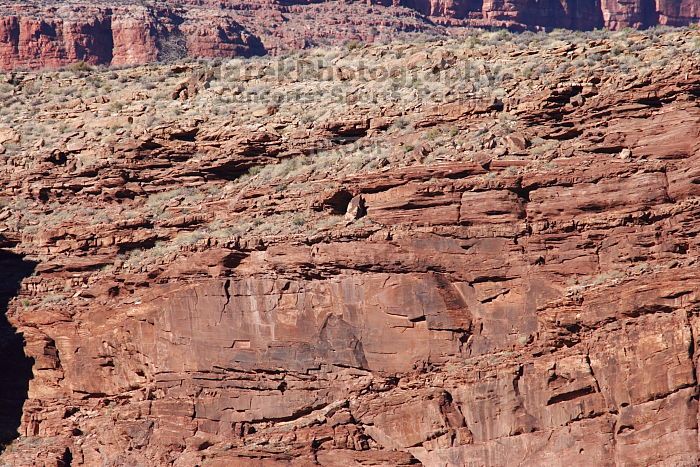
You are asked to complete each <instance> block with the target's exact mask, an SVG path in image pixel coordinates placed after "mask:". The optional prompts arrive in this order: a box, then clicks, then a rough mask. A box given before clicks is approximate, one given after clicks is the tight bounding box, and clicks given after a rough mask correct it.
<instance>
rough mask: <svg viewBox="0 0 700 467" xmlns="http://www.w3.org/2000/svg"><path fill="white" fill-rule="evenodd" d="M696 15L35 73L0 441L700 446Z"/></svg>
mask: <svg viewBox="0 0 700 467" xmlns="http://www.w3.org/2000/svg"><path fill="white" fill-rule="evenodd" d="M699 34H700V33H699V32H698V31H685V32H672V33H667V34H661V35H659V36H657V35H654V36H652V35H651V34H650V35H646V34H644V33H631V35H630V36H628V37H625V40H629V41H631V42H633V43H635V44H640V45H642V47H638V48H636V49H635V50H630V51H629V52H628V53H620V52H619V51H618V50H616V47H617V46H618V43H617V41H619V40H620V37H622V36H621V35H617V36H613V38H612V39H611V38H610V37H605V36H604V35H600V34H597V35H596V37H595V39H592V40H584V39H582V38H581V36H578V35H576V36H574V35H572V36H567V35H565V34H561V33H558V34H556V35H554V36H552V37H550V38H548V39H547V40H545V41H539V40H538V41H533V42H527V40H523V41H522V42H518V41H517V40H511V41H504V42H496V43H493V44H489V43H488V41H486V40H485V39H486V38H488V37H489V36H485V37H483V38H477V39H480V40H479V41H475V45H473V46H471V45H470V46H467V45H465V44H464V43H462V42H460V41H456V40H453V41H445V42H441V43H431V44H428V45H426V44H425V43H418V44H413V45H410V44H399V45H388V46H375V47H369V48H366V49H358V50H354V51H344V52H342V54H341V55H338V54H337V51H336V52H334V53H333V54H331V56H330V59H329V62H327V63H326V66H327V67H328V68H331V69H333V70H334V73H333V76H335V77H338V78H337V79H335V80H333V81H332V82H329V81H328V80H327V79H323V78H322V77H319V76H315V75H309V76H305V77H303V78H300V76H298V75H295V74H292V73H290V74H280V75H273V74H270V73H268V71H269V70H270V69H273V68H274V67H275V65H276V62H275V61H274V59H270V61H265V60H257V61H254V62H253V61H251V62H240V63H239V62H237V61H236V62H233V63H231V64H225V65H223V66H222V69H219V70H218V71H217V70H210V69H206V66H205V65H202V64H199V65H197V64H188V65H178V66H172V67H170V66H165V65H161V66H157V67H156V66H150V67H140V68H131V69H127V70H118V71H116V72H112V71H104V72H95V73H91V74H89V75H88V74H85V75H82V74H80V73H76V74H74V75H71V74H70V73H66V72H61V73H44V74H31V73H29V74H17V75H16V76H15V79H14V80H13V82H12V83H11V84H9V85H10V86H11V87H12V95H13V96H14V98H15V99H16V98H17V96H20V97H21V96H25V95H26V96H27V99H26V101H24V104H22V105H21V106H18V105H16V106H15V107H14V110H13V115H12V120H11V122H12V126H7V127H5V126H0V143H1V144H2V151H3V152H4V156H3V158H2V159H0V161H1V162H2V164H1V165H0V181H1V182H2V183H0V189H1V190H2V191H0V194H1V195H2V196H0V203H2V204H0V206H2V207H0V232H1V233H2V237H0V246H2V248H3V251H2V252H1V254H0V267H2V269H0V271H2V273H3V274H5V275H4V276H3V279H4V280H3V281H2V282H0V310H1V311H3V312H5V311H6V314H7V320H8V321H7V322H4V321H2V322H0V351H2V352H3V354H2V356H3V358H2V359H0V370H2V371H7V373H2V376H3V378H2V379H0V404H3V405H2V407H6V406H7V407H10V408H11V409H12V410H11V411H10V412H6V413H8V414H10V416H6V417H0V423H1V425H0V427H2V428H3V430H1V431H0V435H2V436H3V438H1V439H4V440H5V439H7V434H8V432H11V431H12V430H13V429H18V430H19V434H20V437H19V438H18V439H16V440H15V441H14V442H12V444H10V446H9V447H8V448H7V449H6V450H5V451H4V452H3V453H2V455H1V456H0V464H1V463H8V464H9V465H50V466H53V467H56V466H62V467H65V466H66V465H73V466H77V465H87V466H93V465H108V466H117V465H119V466H121V465H173V466H193V465H208V466H237V465H240V466H250V465H254V466H285V465H286V466H289V465H297V466H307V465H321V466H338V467H341V466H342V467H344V466H348V465H366V466H379V465H383V466H387V465H391V466H401V465H420V464H422V465H426V466H440V467H444V466H450V467H458V466H459V467H461V466H465V465H478V466H482V465H483V466H496V465H498V466H501V465H506V466H510V465H533V466H548V467H549V466H572V465H601V466H613V465H626V466H649V465H674V466H694V465H698V463H699V462H700V444H699V443H698V433H699V429H698V414H699V413H700V412H699V408H698V388H699V387H700V385H699V382H698V377H697V369H698V365H699V362H698V354H699V349H698V345H699V344H698V342H700V341H699V339H700V269H699V265H698V255H699V254H700V235H699V233H700V232H699V229H700V222H699V221H700V183H699V180H700V169H699V167H700V106H699V105H698V97H699V96H700V64H699V63H698V55H697V53H696V46H697V45H696V41H697V40H698V39H700V37H699ZM482 39H484V40H482ZM524 39H527V37H526V38H524ZM314 53H316V54H319V53H320V54H325V52H324V51H320V52H318V51H315V52H314ZM312 58H313V56H309V57H301V59H300V60H304V59H309V60H311V59H312ZM471 62H478V64H479V69H480V70H481V74H479V75H478V76H476V77H471V78H470V77H464V76H462V78H461V79H459V80H451V79H449V75H445V74H444V73H448V72H449V71H451V70H459V69H460V68H461V67H462V66H463V65H464V64H465V63H471ZM358 63H362V64H363V66H364V67H367V68H369V69H371V68H372V67H374V66H377V67H381V68H382V69H386V68H387V67H388V68H389V69H395V70H403V71H405V72H407V73H409V74H410V76H415V77H420V76H423V77H425V79H424V80H423V81H422V82H421V83H422V84H421V85H420V86H415V85H413V84H412V81H406V82H400V81H398V80H396V79H387V80H375V79H370V80H368V79H367V78H366V76H368V75H363V74H358V73H354V72H353V71H357V70H358ZM542 67H545V68H546V69H547V72H546V73H541V74H537V73H536V72H535V71H533V70H538V69H540V68H542ZM489 70H491V71H494V70H501V71H502V72H503V73H499V74H498V75H497V77H496V78H497V79H496V78H494V80H493V81H492V82H491V84H490V85H489V84H488V83H485V82H484V81H478V80H477V79H476V78H479V77H486V76H487V72H488V71H489ZM226 76H234V77H236V79H235V80H233V81H232V80H230V79H226ZM110 80H111V81H110ZM477 81H478V82H477ZM153 82H155V83H158V86H159V87H160V89H159V90H160V91H163V90H165V91H167V92H164V93H162V94H160V95H158V94H157V92H155V91H153V90H148V88H145V89H144V87H143V86H144V85H145V84H148V83H153ZM232 83H233V84H232ZM467 84H468V85H469V86H467V87H464V86H463V85H467ZM331 85H332V86H334V87H330V86H331ZM441 86H444V87H445V88H444V89H443V88H442V87H441ZM489 86H491V87H489ZM66 88H68V89H75V90H78V89H80V90H81V92H82V93H83V94H81V97H80V98H78V99H72V100H70V99H68V100H67V99H54V98H53V97H52V96H55V95H56V94H55V91H56V90H61V89H66ZM3 89H5V88H3ZM108 89H109V90H108ZM266 90H269V92H273V91H274V90H278V92H280V93H282V95H283V96H285V98H284V99H275V98H274V95H266V94H265V91H266ZM88 91H94V92H88ZM100 91H102V92H100ZM305 91H306V92H309V93H310V94H309V95H310V96H312V100H310V101H309V100H308V99H305V98H304V96H305V94H304V92H305ZM339 91H342V93H340V94H339ZM418 91H420V92H418ZM447 91H449V92H447ZM6 92H7V91H6ZM76 92H77V91H76ZM339 95H342V97H343V99H341V100H340V101H338V100H336V97H338V96H339ZM172 97H174V99H173V98H172ZM37 98H38V99H37ZM52 99H53V100H52ZM33 102H38V103H39V104H36V105H35V104H32V103H33ZM156 116H164V117H166V118H167V119H166V120H164V121H162V122H160V123H158V122H156V123H154V120H153V119H154V118H155V117H156ZM0 118H2V116H0ZM3 122H6V120H3ZM3 125H6V123H3ZM37 127H42V128H46V129H47V130H46V131H44V133H43V134H33V133H31V131H32V129H34V128H37ZM107 129H109V131H107ZM53 134H55V136H53V137H52V135H53ZM251 167H254V168H255V169H254V170H251V171H250V172H248V169H249V168H251ZM22 255H26V256H25V257H24V258H23V257H22ZM9 272H11V274H9ZM15 330H17V331H18V332H20V333H21V335H22V337H23V339H24V341H25V344H24V345H21V344H22V342H21V340H22V339H20V338H19V337H18V335H17V334H15V332H14V331H15ZM25 354H26V356H25ZM10 356H11V358H10ZM29 359H31V360H29ZM28 362H29V363H28ZM28 367H30V369H31V373H30V374H29V375H27V374H26V370H27V368H28ZM9 374H12V375H13V379H8V378H7V376H8V375H9ZM25 399H26V400H25ZM13 423H14V424H13Z"/></svg>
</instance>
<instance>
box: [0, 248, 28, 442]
mask: <svg viewBox="0 0 700 467" xmlns="http://www.w3.org/2000/svg"><path fill="white" fill-rule="evenodd" d="M35 266H36V264H35V263H33V262H31V261H25V260H24V259H22V257H21V256H19V255H16V254H13V253H10V252H8V251H4V250H0V452H2V451H3V449H4V447H5V444H7V443H8V442H10V441H12V440H13V439H14V438H16V437H17V436H18V432H17V429H18V428H19V425H20V421H21V418H22V406H23V405H24V401H25V400H26V399H27V393H28V391H29V380H30V379H31V378H32V365H33V363H34V362H33V359H31V358H29V357H27V356H26V355H25V353H24V344H25V342H24V337H22V335H21V334H18V333H17V331H16V329H15V328H13V327H12V325H11V324H10V323H9V322H8V320H7V317H6V313H7V308H8V304H9V302H10V300H11V299H12V298H13V297H14V296H16V295H17V293H18V292H19V287H20V283H21V282H22V279H24V278H25V277H27V276H29V275H30V274H31V273H32V271H34V267H35Z"/></svg>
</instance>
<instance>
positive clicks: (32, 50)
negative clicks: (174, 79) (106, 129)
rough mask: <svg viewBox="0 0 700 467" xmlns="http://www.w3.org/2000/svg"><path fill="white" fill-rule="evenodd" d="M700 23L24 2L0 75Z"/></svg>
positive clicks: (515, 0)
mask: <svg viewBox="0 0 700 467" xmlns="http://www.w3.org/2000/svg"><path fill="white" fill-rule="evenodd" d="M699 20H700V3H698V0H679V1H675V0H674V1H657V2H653V1H650V0H634V1H631V2H629V1H620V0H603V1H600V0H585V1H568V0H561V1H559V0H547V1H544V2H540V1H535V2H533V1H523V0H507V1H502V0H496V1H492V0H487V1H474V0H456V1H455V0H446V1H445V0H404V1H402V0H392V1H389V0H376V1H375V0H368V1H367V2H366V3H362V2H350V3H347V2H339V1H329V2H320V3H318V2H308V1H305V0H300V1H292V2H289V1H272V2H269V1H256V0H253V1H247V2H232V1H224V2H215V1H200V0H184V1H161V2H152V3H143V2H137V3H132V2H116V3H113V2H99V3H97V4H95V3H87V2H84V1H70V2H60V3H59V4H58V5H54V4H45V3H42V2H36V1H33V0H25V1H23V2H20V3H17V2H11V3H6V4H0V70H13V69H39V68H54V69H55V68H59V67H63V66H66V65H69V64H73V63H77V62H87V63H90V64H104V65H115V66H124V65H138V64H144V63H149V62H154V61H157V60H160V61H172V60H176V59H180V58H184V57H191V58H198V57H199V58H213V57H222V58H230V57H250V56H253V55H263V54H265V53H268V52H269V53H273V54H279V53H285V52H288V51H290V50H298V49H304V48H308V47H310V46H313V45H319V44H325V45H329V44H330V45H338V44H344V43H347V42H349V41H360V42H374V41H384V40H387V39H395V38H396V36H397V35H400V34H404V33H426V34H430V35H435V34H439V35H451V34H460V30H461V29H462V28H464V27H488V28H509V29H511V30H520V31H522V30H544V29H548V30H551V29H553V28H568V29H580V30H592V29H600V28H609V29H613V30H617V29H622V28H627V27H631V28H648V27H652V26H656V25H668V26H687V25H689V24H692V23H697V22H698V21H699Z"/></svg>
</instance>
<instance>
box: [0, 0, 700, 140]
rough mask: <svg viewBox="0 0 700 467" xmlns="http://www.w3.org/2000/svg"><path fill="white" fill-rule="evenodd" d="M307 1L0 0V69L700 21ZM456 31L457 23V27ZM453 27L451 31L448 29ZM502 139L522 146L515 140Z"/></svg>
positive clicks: (505, 6) (671, 11)
mask: <svg viewBox="0 0 700 467" xmlns="http://www.w3.org/2000/svg"><path fill="white" fill-rule="evenodd" d="M367 4H368V5H369V6H367V5H365V4H363V3H357V4H353V3H347V2H340V1H335V0H334V1H329V2H321V3H316V2H308V1H306V0H295V1H292V2H288V1H284V2H282V1H277V0H275V1H257V0H252V1H246V2H232V1H224V2H213V1H199V0H184V1H177V2H176V1H165V2H159V3H154V4H150V3H146V4H144V3H132V2H131V1H128V2H109V1H106V2H100V3H98V4H94V3H86V2H84V1H76V0H71V1H68V2H60V4H59V5H58V6H55V5H52V4H45V3H43V2H38V1H35V0H24V1H22V2H6V3H4V4H2V5H0V69H2V70H12V69H25V68H32V69H34V68H57V67H62V66H66V65H68V64H71V63H76V62H82V61H84V62H87V63H91V64H111V65H117V66H124V65H135V64H143V63H147V62H152V61H155V60H165V61H168V60H176V59H179V58H182V57H240V56H244V57H245V56H251V55H260V54H264V53H266V52H272V53H281V52H285V51H289V50H297V49H302V48H306V47H309V46H310V45H314V44H329V43H330V44H344V43H346V42H348V41H363V42H374V41H376V40H383V39H385V38H391V37H392V36H395V35H396V34H400V33H414V32H426V33H431V34H434V33H439V34H445V33H446V32H447V30H448V29H449V28H450V27H452V28H459V27H465V26H468V27H489V28H494V27H496V28H509V29H513V30H526V29H529V30H544V29H548V30H551V29H553V28H569V29H580V30H591V29H596V28H609V29H613V30H619V29H623V28H626V27H631V28H647V27H651V26H656V25H669V26H687V25H689V24H692V23H694V22H698V20H700V4H698V1H697V0H679V1H660V2H656V4H649V3H648V2H644V1H642V0H634V1H631V2H623V1H620V0H605V1H602V2H599V1H593V0H586V1H583V2H581V1H578V2H573V1H563V2H559V1H553V0H548V1H546V2H544V3H543V2H539V3H537V4H532V3H528V2H525V1H522V0H507V1H485V2H469V1H465V0H391V1H389V0H376V1H375V0H371V1H368V2H367ZM457 31H459V29H457ZM457 34H459V32H457ZM511 144H515V146H516V147H519V148H522V146H523V144H524V141H522V140H520V139H516V140H514V141H513V142H512V143H511Z"/></svg>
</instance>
